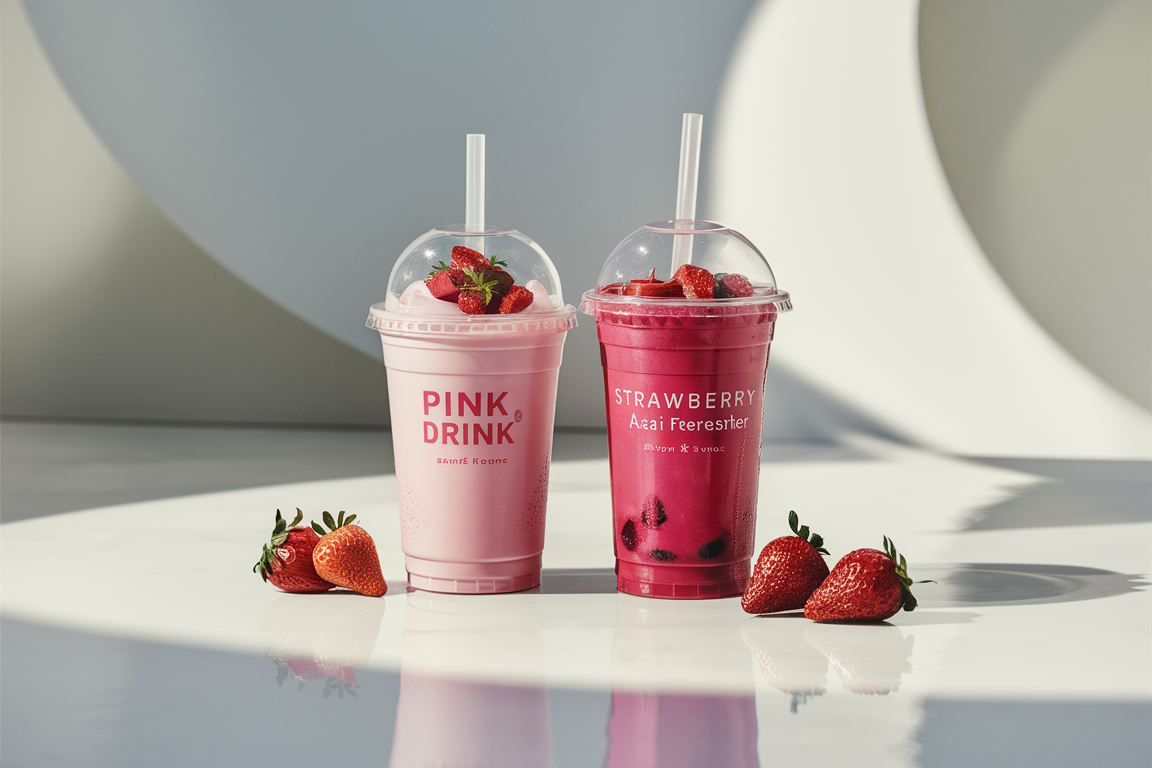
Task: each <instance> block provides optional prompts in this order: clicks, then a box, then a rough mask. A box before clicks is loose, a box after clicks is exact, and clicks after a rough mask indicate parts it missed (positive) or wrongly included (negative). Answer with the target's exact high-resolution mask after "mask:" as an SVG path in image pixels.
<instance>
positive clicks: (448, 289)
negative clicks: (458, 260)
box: [424, 267, 464, 302]
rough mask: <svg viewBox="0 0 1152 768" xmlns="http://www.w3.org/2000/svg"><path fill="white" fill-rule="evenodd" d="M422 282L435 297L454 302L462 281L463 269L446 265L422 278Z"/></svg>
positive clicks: (458, 294)
mask: <svg viewBox="0 0 1152 768" xmlns="http://www.w3.org/2000/svg"><path fill="white" fill-rule="evenodd" d="M424 283H425V284H426V285H427V286H428V290H429V292H431V294H432V295H433V296H435V297H436V298H438V299H442V300H444V301H452V302H454V301H456V299H457V298H458V297H459V296H460V286H461V285H463V283H464V270H462V269H457V268H456V267H448V268H447V269H442V270H440V271H439V272H434V273H432V274H431V275H429V276H428V277H426V278H424Z"/></svg>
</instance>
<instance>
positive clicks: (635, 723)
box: [606, 595, 760, 768]
mask: <svg viewBox="0 0 1152 768" xmlns="http://www.w3.org/2000/svg"><path fill="white" fill-rule="evenodd" d="M618 599H619V602H618V611H617V624H616V633H615V637H614V641H613V651H612V676H613V691H612V715H611V718H610V720H609V723H608V734H609V739H610V744H609V748H608V762H607V766H606V768H656V767H657V766H659V767H660V768H697V766H699V767H701V768H703V767H704V766H708V768H711V767H712V766H725V768H748V767H751V766H759V765H760V761H759V758H758V756H757V752H756V739H757V725H756V697H755V695H754V694H753V693H752V691H753V690H754V684H753V681H752V677H751V673H752V668H751V666H749V665H748V663H747V651H745V650H744V648H743V646H742V645H741V643H740V639H739V637H736V636H735V635H734V633H733V632H732V630H731V627H730V626H725V625H724V623H723V622H720V621H717V622H709V621H707V617H701V616H698V615H696V613H695V612H690V613H687V614H686V613H685V611H684V610H683V606H681V605H678V604H676V603H671V604H669V603H662V602H661V601H659V600H650V599H645V598H637V597H632V596H629V595H620V596H618ZM730 607H731V606H730V605H721V606H719V609H721V610H722V609H725V608H730ZM711 609H712V607H711V606H704V605H701V606H700V610H701V611H702V612H704V613H707V612H708V611H709V610H711ZM685 621H690V623H691V624H692V626H691V627H687V628H686V627H683V626H681V625H682V624H684V622H685ZM713 627H715V628H714V629H713ZM702 658H707V659H708V660H709V662H710V664H711V665H712V666H711V667H710V668H711V669H713V670H714V671H717V677H716V678H715V679H713V680H711V681H701V682H702V683H706V682H711V683H712V684H713V685H714V686H715V687H714V690H715V689H719V690H725V689H727V690H732V691H736V692H733V693H711V692H707V693H697V692H679V691H666V690H661V683H663V682H664V681H666V680H668V679H683V677H684V675H683V671H684V670H685V669H691V668H692V667H696V668H700V666H701V665H700V660H701V659H702ZM674 670H675V671H676V672H674ZM677 673H678V674H677ZM701 687H703V688H705V689H707V688H708V687H709V686H708V685H707V684H705V685H702V686H701ZM740 691H746V693H744V692H740Z"/></svg>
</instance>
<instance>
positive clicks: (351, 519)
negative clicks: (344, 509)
mask: <svg viewBox="0 0 1152 768" xmlns="http://www.w3.org/2000/svg"><path fill="white" fill-rule="evenodd" d="M355 519H356V515H348V519H347V520H345V521H344V525H349V524H351V522H352V521H353V520H355Z"/></svg>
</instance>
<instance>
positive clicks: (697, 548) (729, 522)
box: [581, 220, 792, 598]
mask: <svg viewBox="0 0 1152 768" xmlns="http://www.w3.org/2000/svg"><path fill="white" fill-rule="evenodd" d="M678 238H683V239H682V240H678ZM791 306H792V305H791V301H790V299H789V297H788V294H787V293H785V292H783V291H779V290H777V288H776V283H775V278H774V277H773V275H772V270H771V268H770V267H769V266H768V263H767V262H766V261H765V260H764V257H763V256H762V255H761V254H760V252H759V251H758V250H756V248H755V246H753V245H752V244H751V243H750V242H749V241H748V240H747V239H746V238H744V237H743V236H742V235H741V234H740V233H738V232H736V231H734V230H732V229H729V228H727V227H725V226H723V225H720V224H716V223H713V222H706V221H695V220H691V221H688V220H681V221H666V222H655V223H652V224H647V225H645V226H643V227H641V228H640V229H638V230H636V231H635V232H633V233H632V234H631V235H629V236H628V237H627V238H625V240H624V241H623V242H621V243H620V245H618V246H617V247H616V249H615V250H614V251H613V252H612V255H611V256H610V257H609V258H608V261H607V263H606V264H605V266H604V270H603V271H602V272H601V275H600V280H599V284H598V286H597V288H596V289H595V290H593V291H589V292H587V293H585V294H584V300H583V303H582V305H581V309H582V310H583V311H584V312H586V313H587V314H590V315H592V316H594V317H595V318H596V330H597V334H598V336H599V339H600V350H601V362H602V364H603V367H604V395H605V402H606V406H607V412H608V446H609V456H610V464H611V471H612V509H613V535H614V545H615V551H616V561H617V565H616V573H617V586H618V588H619V589H620V590H622V591H624V592H628V593H631V594H636V595H645V596H651V597H668V598H707V597H725V596H731V595H738V594H740V593H742V592H743V591H744V589H745V587H746V586H747V583H748V577H749V575H750V573H751V557H752V554H753V551H752V548H753V537H754V535H755V530H756V502H757V490H758V484H759V476H760V446H761V440H762V433H763V415H764V377H765V373H766V371H767V365H768V350H769V347H770V344H771V342H772V336H773V332H774V330H775V325H776V317H777V314H778V313H779V312H782V311H787V310H789V309H791Z"/></svg>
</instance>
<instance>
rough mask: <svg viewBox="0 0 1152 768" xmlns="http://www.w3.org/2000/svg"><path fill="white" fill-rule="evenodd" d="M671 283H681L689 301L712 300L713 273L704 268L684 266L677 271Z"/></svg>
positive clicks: (690, 265)
mask: <svg viewBox="0 0 1152 768" xmlns="http://www.w3.org/2000/svg"><path fill="white" fill-rule="evenodd" d="M669 282H673V283H679V284H680V285H682V286H684V295H685V296H686V297H688V298H689V299H710V298H712V285H713V282H714V281H713V279H712V273H711V272H709V271H708V270H706V269H704V268H703V267H696V266H693V265H692V264H684V265H683V266H681V267H680V269H678V270H676V274H674V275H672V280H671V281H669Z"/></svg>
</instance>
